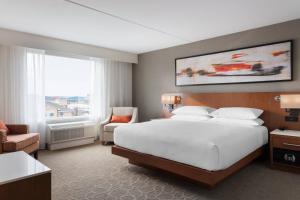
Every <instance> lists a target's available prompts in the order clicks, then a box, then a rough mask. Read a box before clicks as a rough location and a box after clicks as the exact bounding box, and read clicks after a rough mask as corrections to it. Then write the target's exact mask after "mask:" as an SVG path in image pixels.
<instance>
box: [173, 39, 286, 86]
mask: <svg viewBox="0 0 300 200" xmlns="http://www.w3.org/2000/svg"><path fill="white" fill-rule="evenodd" d="M175 73H176V86H187V85H206V84H227V83H249V82H268V81H288V80H292V41H284V42H278V43H272V44H266V45H260V46H255V47H248V48H243V49H236V50H230V51H223V52H218V53H210V54H205V55H199V56H191V57H185V58H177V59H176V60H175Z"/></svg>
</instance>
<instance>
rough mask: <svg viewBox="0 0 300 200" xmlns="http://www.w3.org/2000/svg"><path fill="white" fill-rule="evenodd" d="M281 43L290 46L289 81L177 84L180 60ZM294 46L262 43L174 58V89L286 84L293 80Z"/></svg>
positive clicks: (290, 42)
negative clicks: (273, 83)
mask: <svg viewBox="0 0 300 200" xmlns="http://www.w3.org/2000/svg"><path fill="white" fill-rule="evenodd" d="M281 43H289V44H290V59H289V62H290V63H289V64H290V74H289V77H290V78H289V79H286V80H262V81H247V82H246V81H245V82H220V83H195V84H177V61H178V60H182V59H188V58H194V57H202V56H208V55H214V54H220V53H228V52H231V51H240V50H245V49H251V48H259V47H264V46H270V45H276V44H281ZM293 48H294V44H293V40H292V39H290V40H283V41H278V42H271V43H263V44H259V45H252V46H246V47H241V48H233V49H227V50H222V51H216V52H210V53H204V54H198V55H192V56H185V57H178V58H175V86H176V87H185V86H205V85H227V84H249V83H250V84H251V83H272V82H287V81H293V79H294V73H293V68H294V58H293V57H294V56H293V54H294V51H293Z"/></svg>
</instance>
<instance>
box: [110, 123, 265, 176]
mask: <svg viewBox="0 0 300 200" xmlns="http://www.w3.org/2000/svg"><path fill="white" fill-rule="evenodd" d="M114 142H115V144H116V145H118V146H121V147H124V148H127V149H130V150H134V151H137V152H140V153H145V154H150V155H153V156H158V157H161V158H165V159H169V160H173V161H177V162H180V163H184V164H188V165H191V166H195V167H198V168H202V169H205V170H209V171H217V170H222V169H226V168H228V167H230V166H231V165H233V164H234V163H236V162H237V161H239V160H241V159H242V158H244V157H245V156H247V155H248V154H250V153H252V152H253V151H255V150H256V149H258V148H259V147H261V146H263V145H264V144H266V143H267V142H268V130H267V128H266V127H264V126H251V125H234V124H225V123H220V122H213V121H210V120H206V121H200V122H193V121H179V120H169V119H162V120H153V121H149V122H144V123H135V124H130V125H124V126H120V127H118V128H116V129H115V131H114Z"/></svg>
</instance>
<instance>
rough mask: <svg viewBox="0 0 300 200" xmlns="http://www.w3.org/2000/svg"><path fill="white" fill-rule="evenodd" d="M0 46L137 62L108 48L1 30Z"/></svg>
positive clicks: (133, 58)
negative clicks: (15, 46) (22, 47)
mask: <svg viewBox="0 0 300 200" xmlns="http://www.w3.org/2000/svg"><path fill="white" fill-rule="evenodd" d="M54 31H55V30H54ZM99 37H101V36H99ZM0 44H2V45H17V46H24V47H30V48H36V49H44V50H48V51H53V52H59V53H62V54H74V55H83V56H89V57H99V58H107V59H111V60H116V61H121V62H129V63H137V62H138V59H137V55H136V54H133V53H127V52H123V51H118V50H113V49H108V48H102V47H97V46H92V45H85V44H81V43H76V42H70V41H66V40H60V39H55V38H50V37H44V36H39V35H34V34H29V33H23V32H18V31H12V30H7V29H1V28H0Z"/></svg>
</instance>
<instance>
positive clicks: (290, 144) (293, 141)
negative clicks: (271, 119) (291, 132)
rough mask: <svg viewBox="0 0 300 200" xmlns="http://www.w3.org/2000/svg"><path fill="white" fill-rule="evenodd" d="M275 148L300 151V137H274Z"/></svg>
mask: <svg viewBox="0 0 300 200" xmlns="http://www.w3.org/2000/svg"><path fill="white" fill-rule="evenodd" d="M271 139H272V143H273V147H278V148H284V149H291V150H295V151H300V138H299V137H290V136H289V137H285V136H272V138H271Z"/></svg>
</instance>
